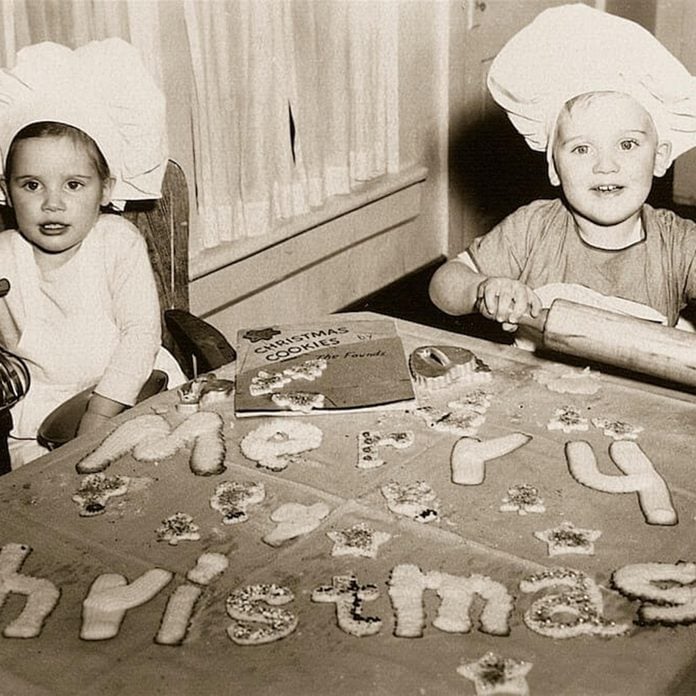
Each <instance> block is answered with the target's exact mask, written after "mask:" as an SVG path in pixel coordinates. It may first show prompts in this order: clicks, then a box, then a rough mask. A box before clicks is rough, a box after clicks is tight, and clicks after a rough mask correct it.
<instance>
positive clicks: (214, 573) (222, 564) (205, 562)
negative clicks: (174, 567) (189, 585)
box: [186, 551, 230, 585]
mask: <svg viewBox="0 0 696 696" xmlns="http://www.w3.org/2000/svg"><path fill="white" fill-rule="evenodd" d="M229 564H230V562H229V559H228V558H227V556H225V554H224V553H216V552H214V551H209V552H207V553H202V554H201V555H200V556H199V557H198V559H197V560H196V565H195V566H194V567H193V568H191V570H189V571H188V573H186V579H187V580H190V581H191V582H195V583H196V584H197V585H209V584H210V583H211V582H212V581H213V580H215V579H216V578H217V577H218V576H219V575H222V573H224V572H225V570H227V566H228V565H229Z"/></svg>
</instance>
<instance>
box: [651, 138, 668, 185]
mask: <svg viewBox="0 0 696 696" xmlns="http://www.w3.org/2000/svg"><path fill="white" fill-rule="evenodd" d="M671 163H672V143H670V142H667V141H666V140H665V141H663V142H661V143H658V145H657V148H656V149H655V165H654V167H653V174H654V175H655V176H664V174H665V172H666V171H667V170H668V169H669V166H670V164H671Z"/></svg>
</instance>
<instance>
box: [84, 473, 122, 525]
mask: <svg viewBox="0 0 696 696" xmlns="http://www.w3.org/2000/svg"><path fill="white" fill-rule="evenodd" d="M129 483H130V479H129V478H128V476H105V475H104V474H102V473H97V474H87V476H85V477H84V478H83V479H82V480H81V481H80V487H79V488H78V490H77V492H76V493H75V495H73V497H72V499H73V500H74V501H75V502H76V503H77V504H78V505H79V506H80V516H81V517H94V516H95V515H101V514H103V513H104V511H105V510H106V501H107V500H108V499H109V498H113V497H116V496H120V495H125V493H126V492H127V491H128V484H129Z"/></svg>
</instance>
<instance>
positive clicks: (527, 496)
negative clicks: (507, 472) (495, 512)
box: [498, 483, 546, 515]
mask: <svg viewBox="0 0 696 696" xmlns="http://www.w3.org/2000/svg"><path fill="white" fill-rule="evenodd" d="M498 509H499V510H500V511H501V512H516V513H517V514H518V515H526V514H527V513H529V512H532V513H537V514H540V513H543V512H546V507H545V506H544V499H543V498H542V497H541V496H540V495H539V489H538V488H537V487H536V486H531V485H530V484H528V483H518V484H517V485H516V486H512V487H510V488H508V490H507V495H506V496H505V497H504V498H503V504H502V505H501V506H500V507H499V508H498Z"/></svg>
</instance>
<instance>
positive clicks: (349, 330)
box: [235, 315, 415, 417]
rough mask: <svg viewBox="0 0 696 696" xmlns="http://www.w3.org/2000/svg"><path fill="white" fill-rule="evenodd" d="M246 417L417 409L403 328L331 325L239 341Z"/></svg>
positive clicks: (250, 334)
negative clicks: (399, 331)
mask: <svg viewBox="0 0 696 696" xmlns="http://www.w3.org/2000/svg"><path fill="white" fill-rule="evenodd" d="M237 353H238V356H237V389H236V393H235V413H236V415H237V416H239V417H244V416H259V415H275V416H281V415H302V414H307V413H317V412H318V413H323V412H326V413H331V412H340V413H343V412H346V411H359V410H376V409H382V408H409V407H413V406H415V394H414V391H413V385H412V383H411V377H410V373H409V369H408V365H407V362H406V357H405V355H404V348H403V344H402V342H401V338H400V337H399V336H398V334H397V332H396V325H395V324H394V322H393V321H392V320H389V319H384V320H382V319H377V320H354V319H353V320H351V319H342V318H341V316H340V315H336V316H335V317H332V318H331V319H327V320H320V321H315V322H307V323H306V324H293V325H281V326H269V327H265V328H259V329H246V330H241V331H239V332H238V334H237Z"/></svg>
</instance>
